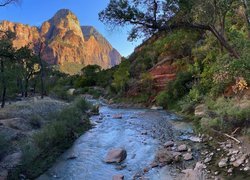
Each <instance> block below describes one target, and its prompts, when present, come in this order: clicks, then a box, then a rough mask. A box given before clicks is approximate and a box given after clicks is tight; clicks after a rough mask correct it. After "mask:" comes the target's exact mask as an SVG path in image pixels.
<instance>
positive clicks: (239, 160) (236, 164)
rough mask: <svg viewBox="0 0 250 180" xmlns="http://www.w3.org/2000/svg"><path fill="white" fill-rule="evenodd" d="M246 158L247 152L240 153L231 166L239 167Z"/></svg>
mask: <svg viewBox="0 0 250 180" xmlns="http://www.w3.org/2000/svg"><path fill="white" fill-rule="evenodd" d="M246 158H247V154H244V155H242V156H241V157H239V158H238V159H237V160H236V161H235V162H234V163H233V166H234V167H239V166H240V165H242V164H243V163H244V161H245V160H246Z"/></svg>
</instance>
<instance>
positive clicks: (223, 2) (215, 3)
mask: <svg viewBox="0 0 250 180" xmlns="http://www.w3.org/2000/svg"><path fill="white" fill-rule="evenodd" d="M236 1H237V2H238V1H239V0H206V1H204V0H110V2H109V4H108V6H107V7H106V9H105V10H103V11H101V12H100V13H99V19H100V20H101V21H102V22H104V23H105V24H109V25H110V24H111V25H113V26H125V25H132V26H133V28H132V30H131V32H130V35H129V39H131V40H132V39H134V38H136V37H138V36H140V35H142V34H143V35H144V36H146V37H148V36H151V35H152V34H155V33H158V32H159V31H168V32H170V31H172V30H174V29H181V28H184V29H190V28H191V29H195V30H199V31H204V32H206V31H209V32H211V33H212V34H213V35H214V36H215V37H216V39H217V40H218V41H219V42H220V44H221V45H222V46H223V47H224V48H225V49H226V50H227V51H228V52H229V53H230V54H231V55H232V56H233V57H235V58H239V57H240V56H239V54H238V53H237V51H236V50H235V49H234V48H233V47H232V46H231V45H230V43H229V42H228V40H227V38H226V37H225V33H224V32H225V17H226V15H227V13H228V11H230V10H232V4H233V3H234V2H236Z"/></svg>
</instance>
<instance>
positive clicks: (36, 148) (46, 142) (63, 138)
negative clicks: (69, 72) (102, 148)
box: [9, 98, 90, 179]
mask: <svg viewBox="0 0 250 180" xmlns="http://www.w3.org/2000/svg"><path fill="white" fill-rule="evenodd" d="M89 107H90V106H89V104H88V103H87V102H86V101H85V100H83V99H81V98H78V99H76V100H75V101H74V102H73V103H72V104H71V105H70V106H69V107H66V108H65V109H63V110H62V111H60V112H56V113H54V114H51V117H50V123H49V124H48V125H46V126H44V127H43V128H42V130H41V131H39V132H37V133H35V134H34V135H33V136H32V141H30V142H28V143H25V144H24V146H23V157H22V158H23V164H22V166H20V167H18V168H17V169H15V171H13V172H12V173H11V174H10V176H9V178H11V179H15V178H17V177H18V175H19V174H20V173H23V174H25V175H26V176H27V177H29V178H35V177H37V176H38V175H40V174H41V173H42V172H44V170H45V169H47V168H48V167H49V166H50V165H51V163H53V162H54V160H55V159H56V158H57V157H58V156H59V155H60V154H61V153H62V152H63V150H64V149H65V148H68V147H69V146H70V145H71V143H72V142H73V141H74V140H75V139H76V138H77V134H81V133H83V132H84V131H85V130H87V129H89V128H90V122H89V120H88V118H87V117H86V116H85V112H86V111H87V109H89Z"/></svg>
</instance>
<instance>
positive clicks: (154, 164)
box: [150, 162, 159, 168]
mask: <svg viewBox="0 0 250 180" xmlns="http://www.w3.org/2000/svg"><path fill="white" fill-rule="evenodd" d="M158 166H159V164H158V163H157V162H153V163H151V164H150V167H151V168H155V167H158Z"/></svg>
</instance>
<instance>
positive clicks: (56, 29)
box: [0, 9, 121, 73]
mask: <svg viewBox="0 0 250 180" xmlns="http://www.w3.org/2000/svg"><path fill="white" fill-rule="evenodd" d="M0 29H1V30H10V31H13V32H15V33H16V39H15V40H14V42H13V44H14V46H15V47H16V48H20V47H22V46H25V45H28V44H31V47H35V46H37V45H38V42H39V41H43V42H45V47H44V48H43V50H42V57H43V59H44V60H45V61H47V62H48V63H49V64H52V65H59V66H60V67H61V69H62V70H65V71H66V72H69V73H76V72H77V71H79V70H80V69H81V68H82V67H83V66H86V65H89V64H97V65H100V66H101V67H102V68H104V69H107V68H110V67H112V66H114V65H117V64H119V63H120V60H121V55H120V54H119V52H118V51H117V50H116V49H114V48H113V47H112V46H111V45H110V43H109V42H108V41H107V40H106V39H105V38H104V37H103V36H102V35H101V34H100V33H98V32H97V30H96V29H95V28H94V27H91V26H80V23H79V21H78V19H77V17H76V16H75V15H74V14H73V13H72V12H71V11H69V10H67V9H62V10H59V11H58V12H57V13H56V14H55V15H54V17H53V18H51V19H50V20H48V21H46V22H44V23H43V24H42V26H41V27H31V26H29V25H23V24H19V23H12V22H8V21H2V23H1V24H0ZM70 71H71V72H70Z"/></svg>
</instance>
